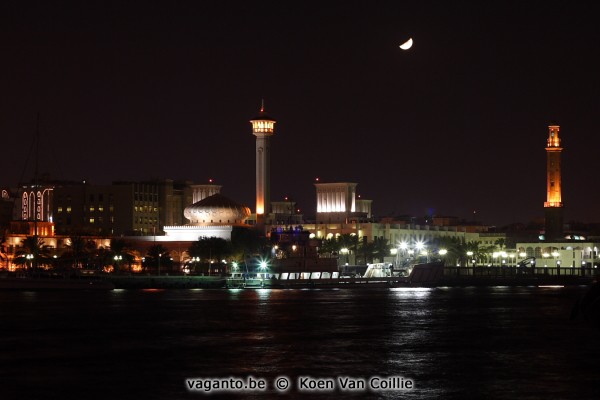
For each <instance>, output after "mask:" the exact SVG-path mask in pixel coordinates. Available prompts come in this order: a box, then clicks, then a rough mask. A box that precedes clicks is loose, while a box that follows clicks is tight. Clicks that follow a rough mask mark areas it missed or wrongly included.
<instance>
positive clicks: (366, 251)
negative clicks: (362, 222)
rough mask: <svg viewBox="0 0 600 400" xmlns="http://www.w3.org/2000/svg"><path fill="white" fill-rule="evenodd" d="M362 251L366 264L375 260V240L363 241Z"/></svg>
mask: <svg viewBox="0 0 600 400" xmlns="http://www.w3.org/2000/svg"><path fill="white" fill-rule="evenodd" d="M360 252H361V253H362V257H363V261H364V263H365V264H367V263H369V262H373V254H375V242H367V241H363V242H362V243H361V245H360Z"/></svg>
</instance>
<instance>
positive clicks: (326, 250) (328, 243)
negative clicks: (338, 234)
mask: <svg viewBox="0 0 600 400" xmlns="http://www.w3.org/2000/svg"><path fill="white" fill-rule="evenodd" d="M338 251H339V245H338V243H337V241H336V240H335V238H333V237H331V238H328V239H321V245H320V246H319V254H329V255H333V254H335V253H337V252H338Z"/></svg>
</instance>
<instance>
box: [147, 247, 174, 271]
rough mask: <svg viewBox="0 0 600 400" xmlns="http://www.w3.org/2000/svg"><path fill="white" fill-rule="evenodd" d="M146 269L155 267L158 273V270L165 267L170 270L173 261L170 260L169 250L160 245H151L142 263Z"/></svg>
mask: <svg viewBox="0 0 600 400" xmlns="http://www.w3.org/2000/svg"><path fill="white" fill-rule="evenodd" d="M144 264H145V266H146V267H152V268H154V267H156V268H157V269H158V272H159V273H160V268H162V267H166V268H168V269H170V268H171V265H172V264H173V260H171V254H170V252H169V250H167V249H166V248H165V247H163V246H162V245H160V244H155V245H152V246H150V247H149V248H148V251H147V252H146V261H145V262H144Z"/></svg>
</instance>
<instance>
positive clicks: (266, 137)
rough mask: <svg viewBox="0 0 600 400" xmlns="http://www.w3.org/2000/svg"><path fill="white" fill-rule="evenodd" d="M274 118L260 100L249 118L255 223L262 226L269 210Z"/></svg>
mask: <svg viewBox="0 0 600 400" xmlns="http://www.w3.org/2000/svg"><path fill="white" fill-rule="evenodd" d="M275 122H276V121H275V120H274V119H273V118H271V117H270V116H269V115H267V113H266V112H265V103H264V100H263V101H262V104H261V107H260V112H259V113H258V115H257V116H256V117H255V118H252V119H251V120H250V123H251V124H252V134H253V135H254V136H256V224H257V225H259V226H263V225H264V224H265V222H266V221H265V220H266V216H267V215H268V214H269V213H270V212H271V182H270V180H271V160H270V159H271V136H273V133H274V129H275Z"/></svg>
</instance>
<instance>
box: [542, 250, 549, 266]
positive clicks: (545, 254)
mask: <svg viewBox="0 0 600 400" xmlns="http://www.w3.org/2000/svg"><path fill="white" fill-rule="evenodd" d="M542 257H543V258H544V268H547V267H548V265H547V264H546V259H547V258H548V257H550V254H548V253H542Z"/></svg>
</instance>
